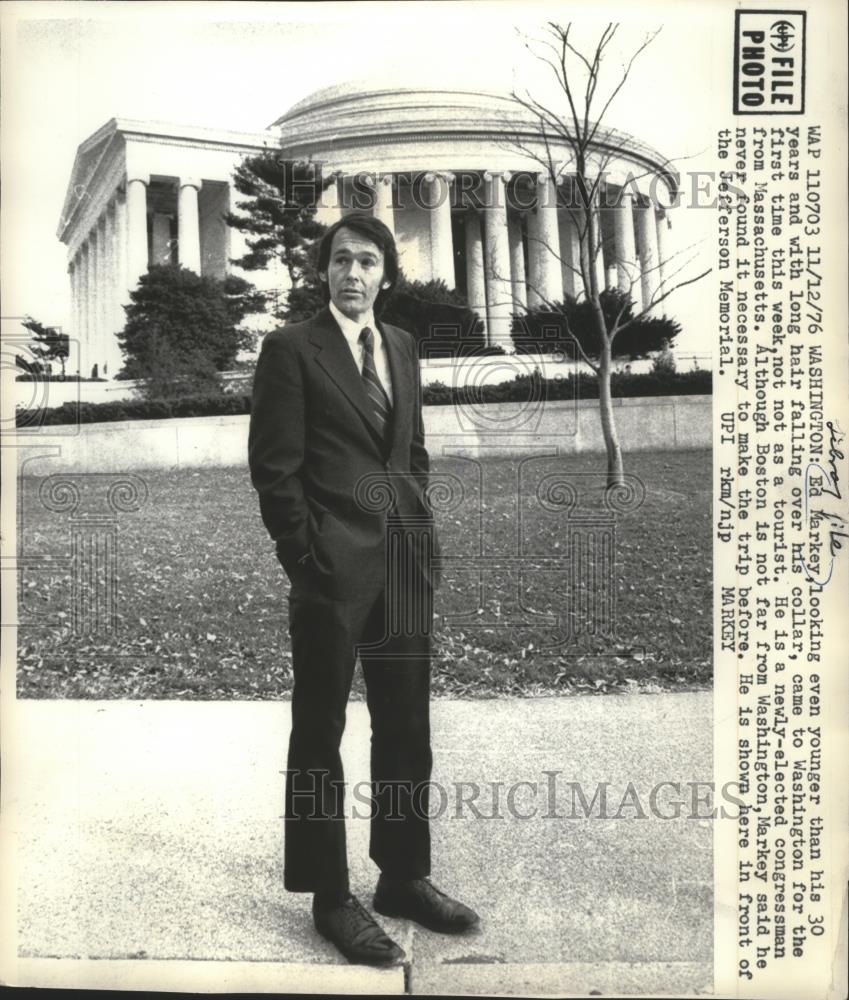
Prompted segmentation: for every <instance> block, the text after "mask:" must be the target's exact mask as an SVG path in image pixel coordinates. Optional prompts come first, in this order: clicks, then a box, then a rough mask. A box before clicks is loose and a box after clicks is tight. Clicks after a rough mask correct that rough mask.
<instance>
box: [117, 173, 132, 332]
mask: <svg viewBox="0 0 849 1000" xmlns="http://www.w3.org/2000/svg"><path fill="white" fill-rule="evenodd" d="M115 246H116V250H117V260H116V271H117V278H116V280H117V284H118V295H117V297H116V298H117V303H116V304H117V308H116V310H115V316H116V318H117V321H118V329H119V330H122V329H123V328H124V323H125V322H126V319H127V314H126V313H125V312H124V306H125V305H129V302H130V296H129V291H130V289H129V287H128V284H129V283H128V281H127V197H126V193H125V192H124V191H117V192H116V193H115Z"/></svg>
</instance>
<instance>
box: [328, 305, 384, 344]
mask: <svg viewBox="0 0 849 1000" xmlns="http://www.w3.org/2000/svg"><path fill="white" fill-rule="evenodd" d="M330 312H331V313H332V314H333V318H334V319H335V320H336V322H337V323H338V324H339V329H340V330H341V331H342V333H343V334H344V335H345V340H347V341H348V343H349V344H351V345H352V346H358V345H359V342H360V332H361V331H362V330H363V328H364V327H369V328H370V329H371V331H372V333H373V334H374V336H375V339H377V337H378V329H377V323H375V321H374V312H370V313H369V314H368V315H367V316H363V317H362V319H358V320H353V319H351V318H350V317H348V316H346V315H345V314H344V313H343V312H340V310H338V309H337V308H336V306H335V305H334V304H333V303H332V302H331V303H330Z"/></svg>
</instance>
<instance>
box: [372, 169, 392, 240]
mask: <svg viewBox="0 0 849 1000" xmlns="http://www.w3.org/2000/svg"><path fill="white" fill-rule="evenodd" d="M392 181H393V178H392V174H375V175H374V182H375V183H374V209H373V211H374V217H375V218H376V219H380V221H381V222H382V223H383V224H384V225H385V226H386V227H387V228H388V229H389V232H390V233H392V234H393V236H394V235H395V208H394V207H393V205H392Z"/></svg>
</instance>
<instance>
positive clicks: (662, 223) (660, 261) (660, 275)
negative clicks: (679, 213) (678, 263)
mask: <svg viewBox="0 0 849 1000" xmlns="http://www.w3.org/2000/svg"><path fill="white" fill-rule="evenodd" d="M669 229H670V225H669V215H668V213H667V212H665V211H660V212H658V213H657V280H658V285H659V287H660V292H661V294H662V293H663V291H664V285H665V284H666V265H667V262H668V260H669V252H670V251H669V243H670V240H669Z"/></svg>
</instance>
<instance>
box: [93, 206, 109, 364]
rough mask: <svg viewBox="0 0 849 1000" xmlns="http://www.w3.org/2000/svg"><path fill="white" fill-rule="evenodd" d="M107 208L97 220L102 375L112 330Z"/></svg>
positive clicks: (99, 334) (99, 331) (98, 300)
mask: <svg viewBox="0 0 849 1000" xmlns="http://www.w3.org/2000/svg"><path fill="white" fill-rule="evenodd" d="M106 213H107V209H106V208H104V210H103V214H102V215H101V216H100V218H99V219H98V220H97V340H96V343H97V357H96V358H95V360H96V361H97V366H98V370H99V373H100V375H106V374H108V372H107V371H106V365H107V353H108V352H107V349H106V345H107V342H108V340H109V336H110V331H111V326H112V324H111V322H110V315H109V230H108V226H107V218H106Z"/></svg>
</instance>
